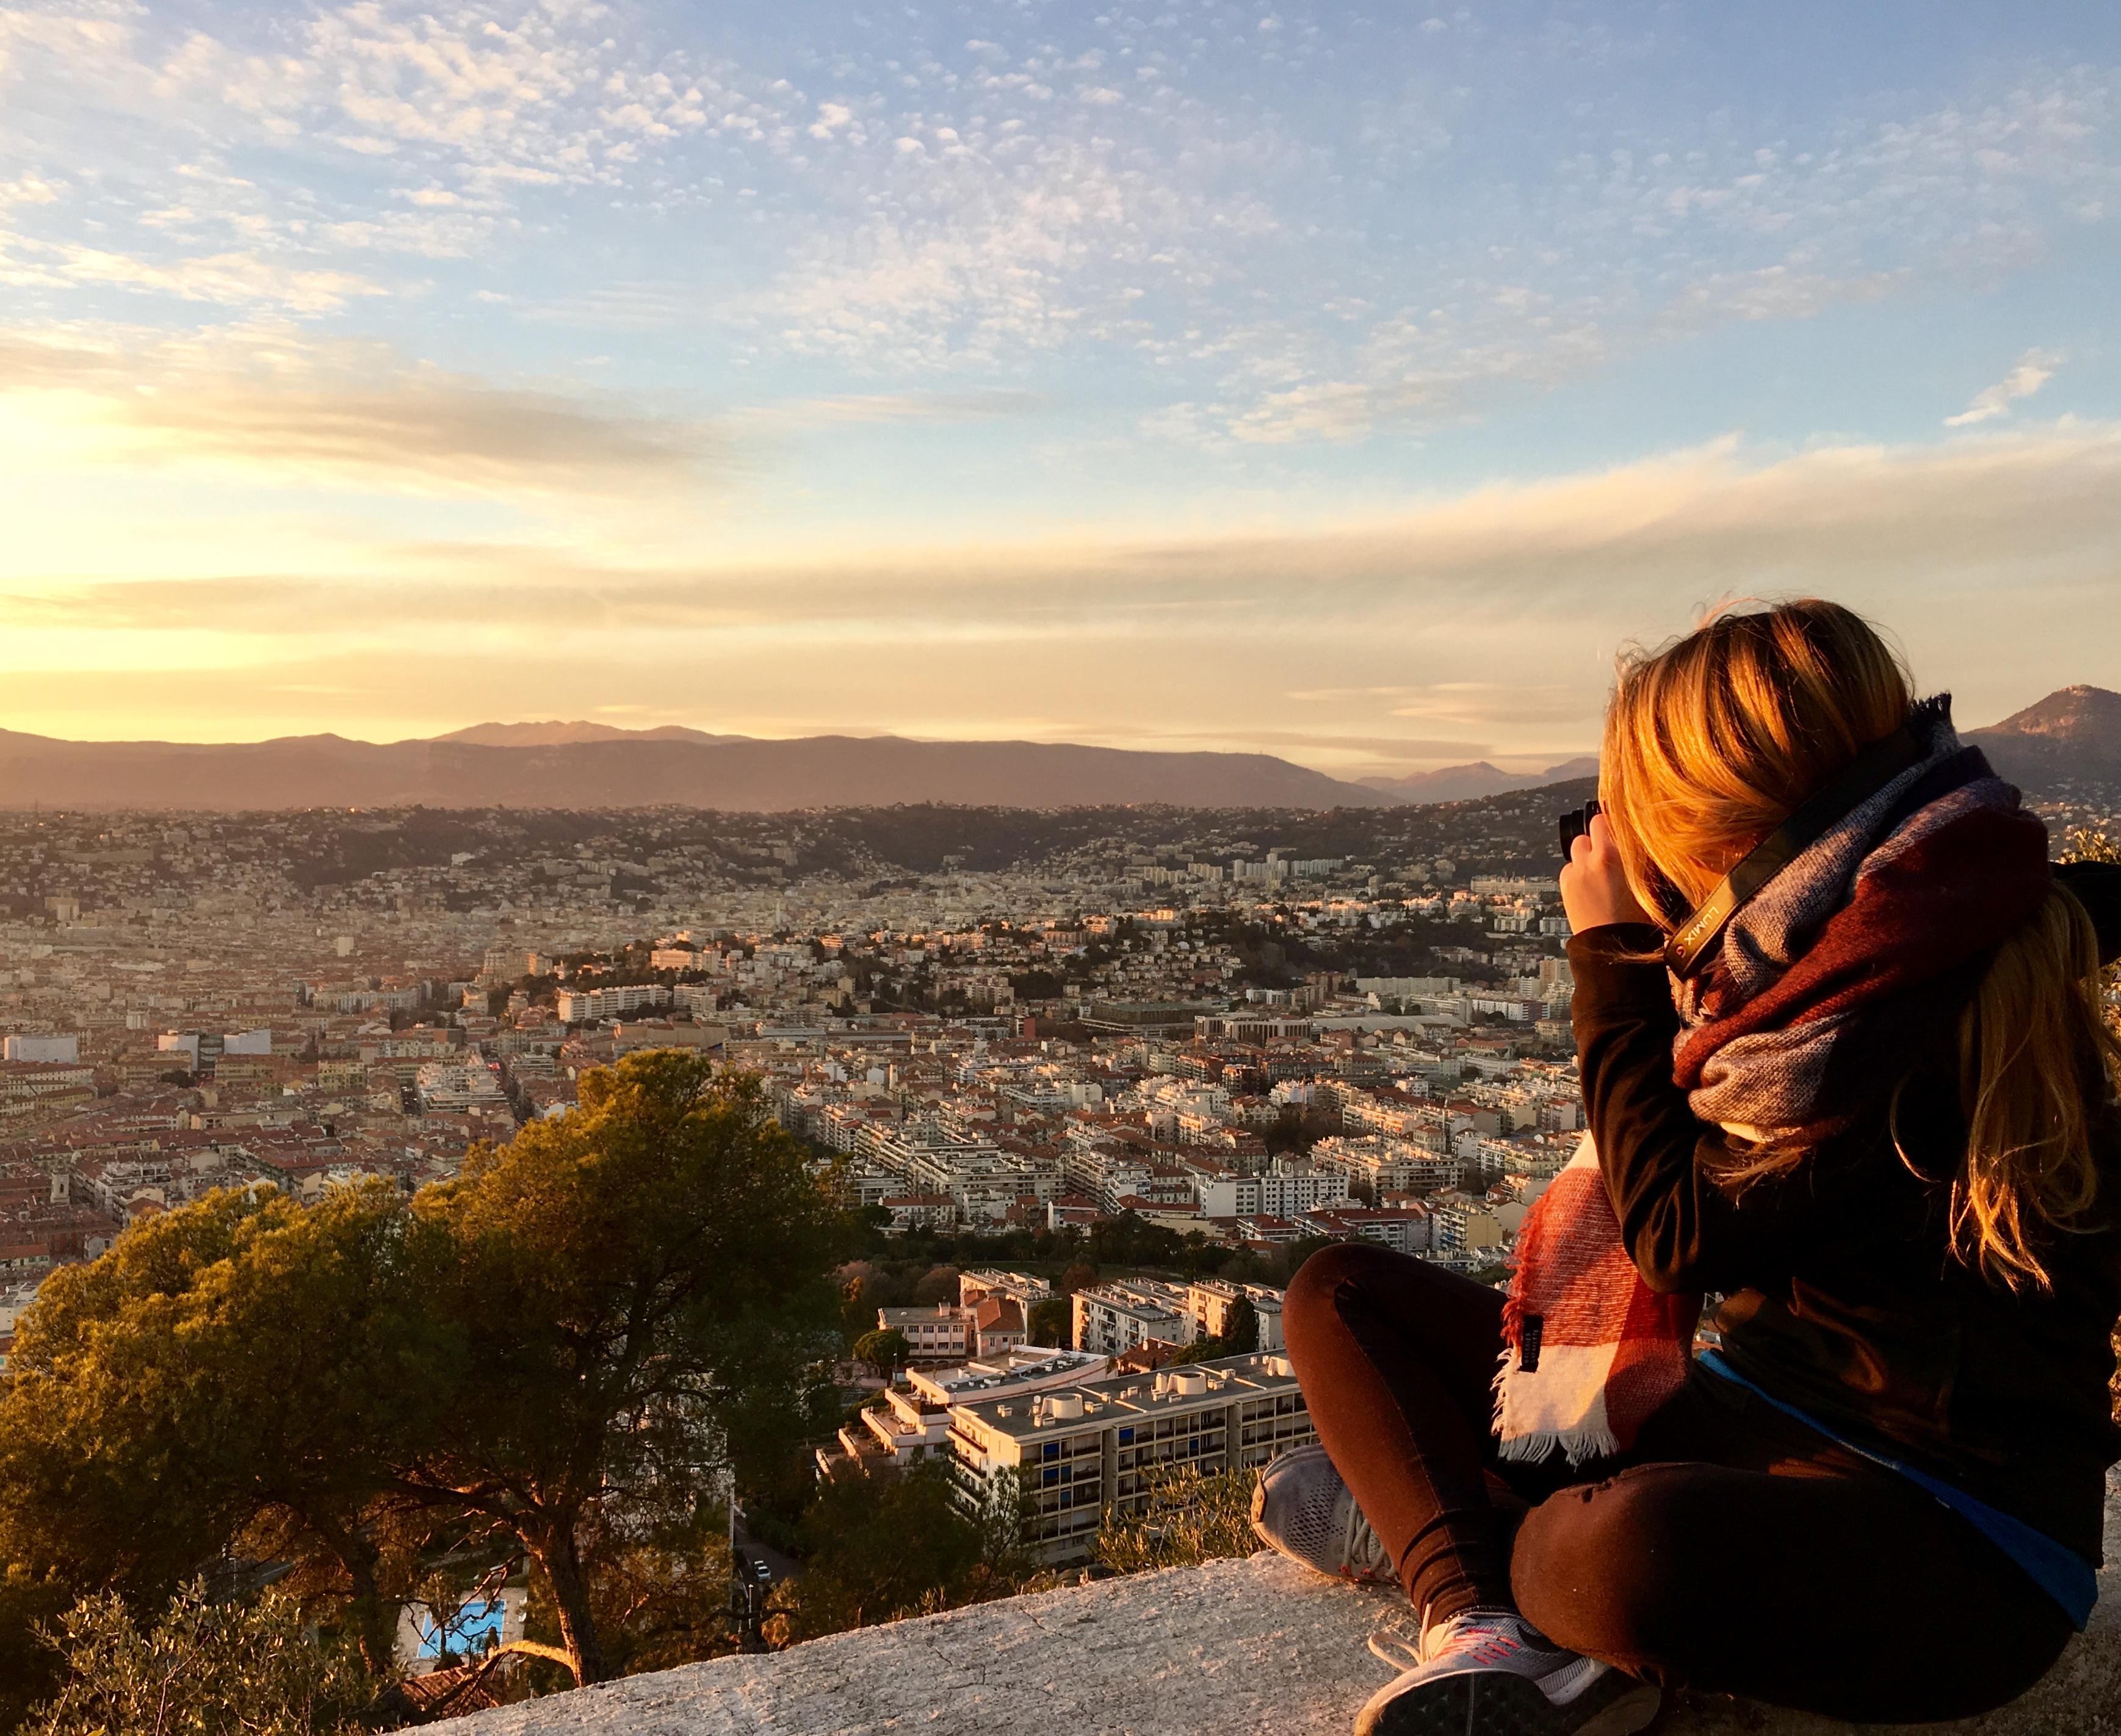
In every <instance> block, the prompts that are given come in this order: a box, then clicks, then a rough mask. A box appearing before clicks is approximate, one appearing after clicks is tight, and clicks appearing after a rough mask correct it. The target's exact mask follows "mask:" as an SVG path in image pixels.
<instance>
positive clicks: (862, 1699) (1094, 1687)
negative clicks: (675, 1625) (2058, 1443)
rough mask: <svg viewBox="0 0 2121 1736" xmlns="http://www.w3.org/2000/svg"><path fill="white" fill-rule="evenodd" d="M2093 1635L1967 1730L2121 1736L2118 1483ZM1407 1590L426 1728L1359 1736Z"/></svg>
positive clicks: (790, 1669) (1000, 1632) (1004, 1614)
mask: <svg viewBox="0 0 2121 1736" xmlns="http://www.w3.org/2000/svg"><path fill="white" fill-rule="evenodd" d="M2106 1555H2107V1559H2108V1561H2109V1562H2114V1563H2117V1565H2116V1566H2109V1567H2108V1568H2107V1570H2105V1573H2104V1574H2102V1575H2100V1589H2101V1591H2102V1597H2101V1598H2100V1607H2099V1608H2098V1610H2097V1612H2095V1615H2094V1617H2093V1618H2092V1623H2091V1628H2090V1630H2089V1631H2087V1632H2086V1633H2085V1634H2084V1635H2083V1636H2081V1638H2079V1639H2077V1640H2074V1641H2072V1644H2071V1646H2070V1649H2069V1650H2068V1651H2067V1652H2066V1653H2065V1654H2063V1659H2062V1661H2061V1662H2060V1663H2059V1664H2057V1665H2056V1666H2055V1668H2054V1669H2053V1671H2052V1672H2051V1673H2049V1677H2048V1678H2047V1680H2045V1681H2044V1682H2042V1683H2041V1684H2040V1685H2039V1687H2037V1688H2035V1690H2034V1691H2033V1692H2032V1693H2030V1695H2028V1696H2026V1697H2025V1699H2023V1700H2021V1701H2019V1702H2018V1703H2017V1704H2016V1705H2015V1706H2011V1707H2009V1708H2007V1710H2003V1711H2001V1712H1997V1713H1993V1714H1991V1715H1989V1716H1988V1717H1986V1718H1981V1719H1976V1720H1973V1721H1972V1722H1970V1723H1967V1724H1953V1725H1949V1726H1931V1727H1930V1728H1932V1729H1950V1730H1953V1731H1957V1732H1963V1733H1965V1736H2121V1486H2117V1488H2116V1490H2115V1492H2114V1498H2113V1499H2112V1500H2110V1501H2109V1506H2108V1510H2107V1542H2106ZM1409 1629H1410V1614H1409V1612H1408V1611H1407V1609H1406V1607H1405V1604H1404V1603H1402V1602H1401V1600H1400V1598H1398V1597H1397V1596H1396V1595H1395V1594H1386V1593H1382V1592H1375V1591H1363V1590H1359V1589H1355V1588H1354V1587H1352V1586H1345V1585H1340V1584H1333V1583H1331V1582H1329V1581H1326V1580H1321V1579H1319V1578H1317V1576H1316V1575H1312V1574H1309V1573H1306V1572H1304V1571H1303V1570H1302V1569H1300V1568H1298V1567H1295V1566H1292V1565H1290V1564H1289V1562H1287V1561H1283V1560H1282V1559H1281V1558H1280V1557H1279V1556H1272V1555H1258V1556H1253V1557H1252V1559H1251V1560H1249V1561H1217V1562H1214V1563H1211V1564H1210V1565H1209V1566H1205V1567H1198V1568H1176V1569H1172V1570H1169V1571H1168V1572H1163V1573H1149V1574H1141V1575H1135V1577H1132V1578H1130V1579H1121V1580H1102V1581H1100V1582H1098V1583H1097V1584H1090V1585H1084V1586H1077V1587H1071V1588H1070V1589H1066V1590H1064V1591H1055V1592H1047V1593H1045V1594H1041V1595H1039V1596H1037V1597H1024V1598H1009V1599H1006V1600H1005V1601H1003V1602H1000V1603H986V1604H981V1605H979V1606H977V1607H976V1608H971V1609H961V1610H953V1611H952V1612H949V1614H946V1615H939V1616H929V1617H922V1618H921V1619H919V1620H917V1621H911V1622H893V1623H891V1624H890V1625H888V1626H882V1627H870V1628H864V1629H861V1630H860V1631H856V1632H854V1633H847V1634H837V1635H835V1636H832V1638H830V1639H826V1640H813V1642H812V1643H810V1644H809V1645H799V1646H796V1647H794V1648H792V1649H791V1650H788V1651H785V1652H780V1653H776V1654H771V1655H768V1656H764V1657H747V1658H722V1659H716V1661H715V1662H713V1663H711V1664H692V1665H689V1666H688V1667H687V1668H683V1669H674V1670H669V1671H666V1672H664V1673H661V1674H659V1675H652V1676H636V1677H633V1678H629V1679H628V1680H627V1681H624V1682H613V1683H611V1684H609V1685H608V1686H606V1687H598V1688H590V1689H587V1690H585V1691H583V1692H578V1693H572V1694H561V1695H556V1696H552V1697H551V1698H549V1699H545V1700H538V1701H531V1702H529V1703H528V1704H526V1705H523V1706H509V1707H506V1708H504V1709H502V1710H498V1711H491V1712H482V1713H479V1714H477V1715H474V1716H472V1717H469V1718H462V1719H455V1720H450V1721H449V1722H447V1723H445V1724H437V1725H432V1726H430V1729H434V1730H436V1731H440V1732H446V1733H448V1736H753V1733H760V1736H767V1733H771V1736H883V1733H885V1732H894V1733H907V1736H910V1733H914V1732H918V1733H920V1736H996V1733H1004V1736H1047V1733H1054V1736H1122V1733H1124V1736H1221V1733H1224V1732H1228V1733H1232V1736H1236V1733H1239V1732H1254V1731H1257V1732H1266V1731H1272V1732H1275V1733H1277V1736H1284V1733H1285V1736H1310V1733H1317V1736H1326V1733H1332V1736H1345V1732H1346V1731H1347V1730H1348V1729H1349V1727H1350V1723H1351V1722H1352V1720H1353V1719H1354V1713H1355V1710H1356V1708H1357V1707H1359V1706H1361V1705H1362V1703H1363V1701H1364V1700H1366V1699H1367V1698H1368V1696H1370V1694H1371V1693H1372V1692H1374V1691H1375V1690H1376V1689H1377V1687H1379V1686H1380V1685H1381V1684H1382V1683H1383V1682H1387V1681H1388V1680H1390V1679H1391V1672H1390V1671H1389V1670H1388V1669H1387V1668H1386V1667H1385V1666H1384V1665H1382V1664H1379V1663H1378V1662H1377V1660H1376V1659H1374V1658H1373V1657H1372V1656H1371V1655H1370V1654H1369V1652H1368V1650H1367V1649H1366V1648H1365V1646H1364V1640H1365V1639H1366V1638H1367V1637H1368V1636H1370V1635H1371V1634H1373V1633H1395V1632H1396V1633H1399V1634H1401V1635H1405V1634H1407V1633H1408V1631H1409ZM1852 1728H1853V1726H1850V1725H1848V1724H1840V1723H1838V1722H1835V1721H1834V1720H1830V1719H1820V1718H1811V1717H1805V1716H1801V1715H1794V1714H1791V1713H1788V1712H1780V1711H1773V1710H1768V1709H1766V1708H1764V1707H1760V1706H1747V1705H1744V1704H1740V1703H1735V1702H1732V1701H1686V1702H1685V1703H1683V1704H1680V1705H1677V1706H1671V1707H1669V1708H1667V1711H1666V1713H1665V1715H1664V1716H1663V1717H1662V1719H1661V1720H1660V1721H1659V1723H1658V1724H1657V1726H1656V1730H1657V1736H1737V1733H1739V1732H1745V1733H1746V1736H1830V1733H1832V1732H1839V1731H1846V1730H1848V1729H1852Z"/></svg>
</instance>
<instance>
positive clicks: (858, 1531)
mask: <svg viewBox="0 0 2121 1736" xmlns="http://www.w3.org/2000/svg"><path fill="white" fill-rule="evenodd" d="M1003 1506H1006V1507H1007V1508H1008V1511H1007V1512H1006V1514H1004V1513H1002V1511H1001V1508H1002V1507H1003ZM1015 1518H1016V1508H1015V1505H1014V1501H1013V1500H1008V1501H1004V1502H1002V1503H1000V1505H998V1506H997V1508H996V1510H995V1513H992V1514H990V1513H988V1512H986V1510H985V1509H984V1508H983V1510H982V1511H981V1514H980V1515H979V1516H978V1517H977V1518H975V1517H972V1516H968V1515H967V1514H966V1513H965V1512H963V1510H961V1509H960V1508H959V1506H958V1502H957V1499H956V1496H955V1492H954V1491H953V1488H952V1485H951V1478H950V1472H949V1470H948V1469H947V1468H945V1467H944V1465H942V1464H941V1463H939V1462H938V1461H935V1460H932V1459H931V1460H930V1461H928V1462H926V1463H922V1464H917V1465H915V1466H913V1467H912V1468H910V1469H909V1470H907V1471H905V1472H885V1471H879V1472H874V1473H873V1474H871V1475H868V1476H863V1475H859V1474H848V1475H843V1476H841V1477H831V1478H827V1480H826V1481H824V1482H821V1483H820V1484H819V1485H818V1494H817V1498H816V1500H814V1501H813V1503H812V1504H811V1505H810V1508H809V1510H808V1511H807V1512H805V1513H804V1515H803V1519H802V1524H801V1527H800V1536H801V1538H802V1542H803V1544H804V1565H803V1571H802V1572H801V1573H800V1574H799V1575H796V1576H795V1578H794V1579H792V1580H787V1581H785V1582H784V1583H783V1584H781V1585H778V1586H776V1587H775V1588H774V1592H773V1596H772V1605H773V1608H774V1609H775V1610H776V1612H777V1616H778V1619H777V1620H776V1621H775V1622H774V1623H773V1625H772V1629H771V1632H772V1636H773V1637H774V1638H775V1640H777V1641H778V1642H780V1643H782V1644H787V1643H791V1642H793V1641H795V1640H814V1639H816V1638H818V1636H820V1635H823V1634H831V1633H838V1632H841V1631H843V1630H844V1629H846V1628H850V1627H865V1626H870V1625H872V1624H874V1623H875V1622H889V1621H893V1620H895V1619H897V1617H901V1616H908V1615H918V1614H921V1613H922V1612H925V1611H928V1610H933V1609H947V1608H951V1607H953V1605H956V1604H958V1603H967V1602H970V1601H972V1600H974V1599H976V1598H978V1597H980V1596H982V1595H986V1596H992V1595H996V1594H1002V1593H1005V1592H1008V1591H1009V1590H1013V1589H1014V1587H1015V1584H1016V1581H1015V1580H1014V1577H1012V1576H1011V1575H1010V1574H1009V1571H1008V1566H1009V1564H1010V1562H1011V1561H1013V1558H1014V1550H1015V1548H1016V1538H1015V1535H1014V1530H1013V1528H1012V1524H1011V1523H1010V1522H1011V1521H1014V1519H1015Z"/></svg>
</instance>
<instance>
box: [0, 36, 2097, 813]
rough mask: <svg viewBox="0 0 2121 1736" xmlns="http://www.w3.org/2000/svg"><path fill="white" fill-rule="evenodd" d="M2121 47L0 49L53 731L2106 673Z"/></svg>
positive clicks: (2011, 688)
mask: <svg viewBox="0 0 2121 1736" xmlns="http://www.w3.org/2000/svg"><path fill="white" fill-rule="evenodd" d="M2117 285H2121V8H2117V7H2115V6H2114V5H2113V4H2112V0H2054V3H2050V4H2044V5H2041V6H2038V7H2024V6H2020V5H2002V4H1991V3H1988V0H1954V3H1953V4H1951V5H1948V6H1940V5H1938V4H1937V3H1936V0H1866V3H1865V4H1862V5H1860V6H1850V5H1848V3H1847V0H1831V3H1816V0H1782V3H1778V4H1776V5H1774V6H1769V5H1765V4H1750V3H1748V4H1732V3H1728V0H1714V3H1711V0H1669V3H1665V4H1644V5H1632V4H1624V3H1618V0H1605V3H1597V4H1582V5H1554V4H1537V5H1536V4H1508V3H1500V4H1485V5H1480V6H1477V7H1455V8H1452V9H1447V10H1437V11H1433V12H1431V11H1429V10H1428V9H1427V7H1426V5H1425V4H1424V0H1415V3H1412V4H1406V5H1401V4H1396V3H1395V4H1389V5H1372V6H1367V7H1366V6H1364V5H1362V4H1359V3H1355V0H1331V3H1319V4H1316V5H1308V6H1307V5H1303V4H1294V3H1289V4H1282V3H1277V4H1275V5H1273V6H1271V7H1270V6H1267V5H1249V6H1237V5H1231V4H1224V3H1221V0H1168V3H1156V4H1151V5H1147V6H1141V7H1134V6H1127V5H1117V6H1112V7H1100V6H1099V5H1098V3H1097V0H1065V3H1061V0H1056V3H1051V4H1047V3H1042V0H982V3H979V4H974V5H967V6H956V5H939V4H916V5H907V4H896V5H889V6H886V5H880V4H879V5H874V6H867V5H852V6H851V5H846V4H841V3H838V0H796V3H795V4H785V3H782V4H772V5H768V4H762V3H759V0H692V3H689V4H677V3H671V4H633V3H626V0H620V3H613V4H578V3H574V0H544V3H538V4H531V3H525V0H479V3H473V4H462V3H457V0H441V3H438V4H434V5H431V6H422V5H407V4H400V3H399V0H355V3H352V4H347V5H339V6H333V5H329V4H320V5H300V4H287V3H284V0H282V3H278V4H273V5H259V6H252V5H242V4H232V3H231V4H223V5H217V6H201V5H197V4H186V3H183V0H165V3H163V4H161V5H158V6H156V7H154V8H153V9H152V10H150V9H148V8H147V7H139V6H134V5H132V4H129V3H127V0H87V3H66V0H59V3H55V4H52V5H49V6H46V5H40V4H36V3H34V0H33V3H32V4H30V5H29V6H27V7H16V8H12V9H10V8H7V7H4V6H0V628H4V631H0V726H6V727H9V728H13V729H18V730H39V731H43V732H46V733H51V734H60V735H75V736H93V737H113V736H128V735H156V736H164V737H181V738H187V739H202V740H204V739H216V740H218V739H254V738H257V737H259V736H264V735H277V734H295V733H307V732H312V731H317V730H337V731H338V732H339V733H342V734H346V735H362V736H367V737H370V738H371V739H386V740H387V739H395V738H398V737H402V736H406V735H423V734H429V733H433V732H436V731H438V730H445V729H450V728H454V727H457V726H461V725H464V724H467V723H470V722H473V721H479V720H482V719H487V718H500V719H523V718H540V717H552V716H562V717H578V716H579V717H589V718H594V719H599V720H601V721H607V722H613V723H619V724H624V725H629V726H640V725H647V724H655V723H664V722H683V723H689V724H693V725H697V726H701V727H703V728H707V729H713V730H735V731H742V732H746V733H753V734H760V735H792V734H799V733H811V732H815V731H820V730H853V731H860V732H870V731H876V730H894V731H897V732H900V733H904V734H909V735H930V736H978V737H993V736H1002V735H1007V736H1021V737H1030V738H1036V739H1044V740H1085V741H1098V742H1104V743H1110V744H1116V745H1121V746H1160V747H1216V748H1236V747H1246V748H1263V749H1268V750H1270V751H1273V752H1275V753H1279V754H1284V755H1286V756H1288V757H1289V758H1294V759H1298V760H1301V761H1303V762H1304V763H1309V764H1312V765H1317V766H1320V767H1322V768H1327V769H1331V770H1334V771H1337V772H1343V773H1357V772H1376V771H1399V770H1410V769H1415V768H1419V767H1424V766H1433V765H1436V764H1441V763H1453V762H1457V761H1462V760H1466V759H1469V758H1475V757H1476V756H1486V757H1489V758H1498V759H1502V760H1503V761H1504V762H1505V763H1512V764H1533V763H1544V760H1545V758H1546V757H1555V758H1559V757H1560V756H1562V755H1564V754H1569V753H1573V752H1578V751H1581V750H1583V749H1584V748H1586V747H1587V746H1588V745H1589V744H1591V743H1592V741H1593V740H1595V736H1596V731H1597V715H1598V711H1599V707H1600V705H1601V702H1602V698H1603V695H1604V692H1605V689H1606V683H1607V680H1608V678H1609V674H1610V671H1611V658H1612V654H1613V651H1614V650H1615V646H1617V645H1619V644H1620V642H1623V641H1625V640H1628V639H1631V638H1640V639H1649V640H1655V639H1657V638H1661V637H1664V636H1665V635H1667V634H1669V633H1671V632H1675V631H1677V630H1679V629H1681V628H1684V627H1685V625H1686V624H1687V623H1688V622H1689V621H1690V619H1691V618H1692V617H1693V615H1694V613H1695V611H1696V610H1697V609H1699V607H1700V606H1701V605H1702V604H1704V603H1706V602H1708V601H1711V600H1714V599H1716V598H1718V597H1719V596H1722V595H1731V594H1737V593H1762V592H1768V593H1783V592H1790V591H1796V590H1817V591H1821V592H1824V593H1825V594H1827V595H1834V596H1837V597H1840V598H1843V599H1844V600H1848V601H1851V602H1853V603H1855V604H1858V606H1861V607H1863V608H1865V609H1868V610H1869V611H1871V612H1872V614H1874V616H1876V618H1879V619H1881V621H1882V622H1884V623H1886V625H1887V626H1888V627H1890V628H1892V629H1893V630H1894V631H1895V632H1896V633H1897V635H1898V636H1899V637H1900V640H1901V642H1903V643H1904V645H1905V646H1906V647H1907V649H1908V651H1909V654H1910V656H1912V657H1913V659H1914V662H1915V665H1916V668H1917V673H1918V676H1919V677H1920V678H1921V679H1923V681H1924V682H1925V683H1926V684H1928V685H1931V686H1946V687H1950V688H1953V689H1954V690H1955V691H1956V693H1958V695H1959V696H1960V705H1959V712H1960V717H1961V719H1962V721H1971V722H1977V723H1978V722H1986V721H1993V719H1994V718H1995V717H1997V716H2001V715H2002V713H2004V712H2008V711H2010V710H2012V709H2014V708H2016V707H2018V706H2020V705H2022V704H2025V703H2026V702H2030V701H2031V700H2033V699H2035V698H2038V697H2039V696H2040V695H2041V694H2042V693H2045V692H2047V691H2048V690H2049V689H2050V688H2053V687H2056V686H2058V685H2061V684H2064V683H2067V682H2072V681H2091V682H2095V683H2098V684H2104V685H2107V686H2114V687H2121V294H2117V292H2116V286H2117Z"/></svg>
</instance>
